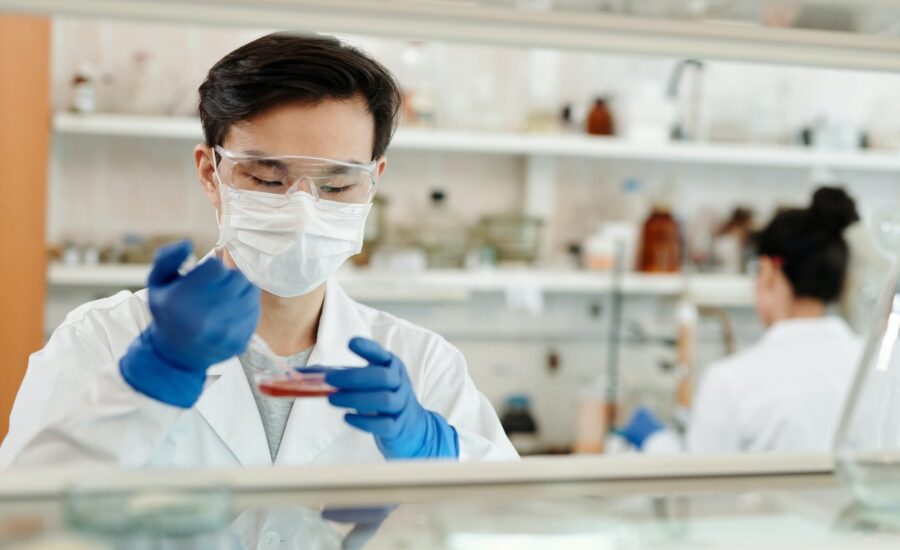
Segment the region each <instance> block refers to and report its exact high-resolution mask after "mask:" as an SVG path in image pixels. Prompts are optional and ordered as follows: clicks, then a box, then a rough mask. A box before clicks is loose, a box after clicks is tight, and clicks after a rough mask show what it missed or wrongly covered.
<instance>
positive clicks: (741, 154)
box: [53, 113, 900, 173]
mask: <svg viewBox="0 0 900 550" xmlns="http://www.w3.org/2000/svg"><path fill="white" fill-rule="evenodd" d="M53 122H54V124H53V125H54V130H55V132H56V133H57V134H62V135H66V134H74V135H100V136H127V137H144V138H156V139H186V140H187V139H189V140H200V139H202V133H201V131H200V122H199V120H197V119H196V118H193V117H165V116H138V115H120V114H93V115H76V114H71V113H58V114H57V115H56V116H55V117H54V121H53ZM391 150H394V151H436V152H458V153H475V154H500V155H524V156H552V157H576V158H593V159H614V160H630V161H641V162H648V161H653V162H663V163H681V164H700V165H732V166H744V167H754V166H755V167H762V168H830V169H835V170H855V171H868V172H897V173H900V153H896V154H893V153H884V152H869V151H860V152H829V151H815V150H809V149H802V148H791V147H777V146H757V145H724V144H711V143H659V144H646V143H638V142H630V141H627V140H623V139H617V138H598V137H591V136H584V135H538V134H534V135H529V134H513V133H484V132H468V131H445V130H411V129H401V130H400V131H398V132H397V135H396V137H395V138H394V141H393V143H392V144H391Z"/></svg>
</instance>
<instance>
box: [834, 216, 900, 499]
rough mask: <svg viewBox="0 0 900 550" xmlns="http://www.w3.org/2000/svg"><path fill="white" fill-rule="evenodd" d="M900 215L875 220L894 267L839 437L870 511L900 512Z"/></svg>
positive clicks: (845, 473)
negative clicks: (898, 341) (899, 240)
mask: <svg viewBox="0 0 900 550" xmlns="http://www.w3.org/2000/svg"><path fill="white" fill-rule="evenodd" d="M898 227H900V216H897V215H895V214H890V215H884V214H883V213H882V215H876V216H875V237H876V241H877V243H878V245H879V247H880V248H881V249H882V250H883V251H884V252H886V253H890V255H892V256H893V266H892V268H891V270H890V273H889V275H888V277H887V279H886V281H885V283H884V286H883V287H882V290H881V293H880V295H879V297H878V300H877V302H876V305H875V309H874V312H873V313H874V315H873V319H872V321H871V324H870V331H869V336H868V339H867V341H866V346H865V349H864V352H863V355H862V359H861V362H860V364H859V366H858V368H857V371H856V376H855V379H854V381H853V384H852V386H851V387H850V390H849V393H848V394H847V398H846V400H845V405H844V412H843V416H842V418H841V421H840V423H839V425H838V431H837V434H836V436H835V451H836V455H837V457H836V458H837V467H838V473H839V475H840V476H841V477H842V478H843V479H844V480H845V482H847V483H848V484H849V486H850V488H851V490H852V491H853V494H854V496H855V497H856V499H857V500H858V501H859V502H860V503H861V504H863V505H864V506H867V507H870V508H878V509H885V508H893V509H900V346H898V345H897V338H898V336H900V260H898V257H897V254H896V251H898V250H900V246H898V245H900V242H898V240H897V234H898V233H897V229H898Z"/></svg>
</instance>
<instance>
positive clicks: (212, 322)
mask: <svg viewBox="0 0 900 550" xmlns="http://www.w3.org/2000/svg"><path fill="white" fill-rule="evenodd" d="M190 254H191V244H190V242H188V241H182V242H179V243H175V244H171V245H168V246H165V247H163V248H161V249H160V251H159V252H158V253H157V255H156V259H155V260H154V262H153V269H152V270H151V272H150V277H149V279H148V285H147V286H148V292H149V301H150V313H151V314H152V315H153V321H152V322H151V323H150V326H149V327H147V329H146V330H145V331H144V332H142V333H141V335H140V336H139V337H138V338H137V339H135V341H134V343H133V344H132V345H131V347H130V348H129V349H128V352H127V353H126V354H125V356H124V357H123V358H122V360H121V361H120V363H119V368H120V370H121V372H122V376H123V377H124V378H125V380H126V381H127V382H128V383H129V384H130V385H131V386H132V387H133V388H134V389H135V390H137V391H139V392H141V393H143V394H145V395H148V396H150V397H152V398H154V399H157V400H159V401H162V402H164V403H168V404H170V405H175V406H178V407H185V408H186V407H191V406H192V405H193V404H194V403H195V402H196V401H197V399H198V398H199V397H200V393H201V392H202V391H203V384H204V382H205V380H206V369H207V368H208V367H210V366H211V365H214V364H216V363H219V362H222V361H225V360H226V359H230V358H231V357H234V356H235V355H238V354H239V353H241V352H243V351H244V350H245V349H246V347H247V343H248V342H249V340H250V337H251V336H252V335H253V332H254V331H255V330H256V324H257V321H258V320H259V289H257V288H256V287H255V286H253V285H252V284H251V283H250V282H249V281H247V279H246V278H245V277H244V276H243V275H242V274H241V273H240V272H239V271H236V270H232V269H228V268H226V267H225V265H224V264H223V263H222V261H221V260H219V259H218V258H210V259H208V260H206V261H205V262H203V263H202V264H200V265H199V266H197V267H196V268H195V269H193V270H192V271H190V272H189V273H187V274H185V275H181V274H180V273H179V272H178V268H179V267H181V265H182V264H183V263H184V261H185V260H186V259H187V258H188V256H190Z"/></svg>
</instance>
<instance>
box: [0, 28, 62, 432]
mask: <svg viewBox="0 0 900 550" xmlns="http://www.w3.org/2000/svg"><path fill="white" fill-rule="evenodd" d="M50 122H51V112H50V21H49V20H48V19H46V18H43V17H24V16H9V15H0V369H2V370H0V435H5V434H6V432H7V430H8V419H9V411H10V408H11V407H12V403H13V401H14V399H15V395H16V391H17V390H18V387H19V384H20V382H21V380H22V375H23V374H24V373H25V367H26V366H27V363H28V356H29V355H30V354H31V353H32V352H34V351H36V350H37V349H39V348H40V347H41V345H42V332H43V317H44V299H45V295H46V282H45V281H46V276H45V261H46V260H45V257H46V254H45V242H44V232H45V227H46V224H45V210H46V208H45V204H46V189H47V167H48V164H49V148H50Z"/></svg>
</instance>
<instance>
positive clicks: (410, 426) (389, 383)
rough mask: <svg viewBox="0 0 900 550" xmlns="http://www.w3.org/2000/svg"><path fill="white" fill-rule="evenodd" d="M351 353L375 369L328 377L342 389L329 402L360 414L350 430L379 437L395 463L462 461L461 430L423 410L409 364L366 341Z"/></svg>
mask: <svg viewBox="0 0 900 550" xmlns="http://www.w3.org/2000/svg"><path fill="white" fill-rule="evenodd" d="M350 351H352V352H353V353H355V354H356V355H359V356H360V357H362V358H363V359H365V360H366V361H368V362H369V365H368V366H366V367H360V368H348V369H340V370H332V371H329V372H327V373H326V374H325V381H326V382H328V383H329V384H330V385H332V386H334V387H335V388H337V389H338V391H337V392H335V393H333V394H331V395H330V396H329V397H328V400H329V401H330V402H331V404H332V405H334V406H336V407H344V408H348V409H354V410H355V411H356V412H355V413H348V414H347V415H346V416H345V417H344V418H345V419H346V421H347V423H348V424H350V425H351V426H353V427H355V428H358V429H360V430H363V431H365V432H369V433H371V434H372V435H374V436H375V442H376V443H377V444H378V448H379V449H380V450H381V454H383V455H384V457H385V458H387V459H389V460H390V459H404V458H458V457H459V437H458V436H457V434H456V430H455V429H454V428H453V426H451V425H450V424H448V423H447V421H446V420H445V419H444V417H442V416H441V415H439V414H437V413H435V412H432V411H428V410H425V409H424V408H423V407H422V405H421V404H419V400H418V399H417V398H416V394H415V392H413V388H412V384H411V383H410V381H409V376H408V375H407V374H406V366H404V365H403V361H401V360H400V359H399V358H398V357H397V356H396V355H394V354H392V353H390V352H389V351H386V350H385V349H384V348H382V347H381V346H380V345H378V343H376V342H373V341H372V340H368V339H366V338H354V339H353V340H350Z"/></svg>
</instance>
